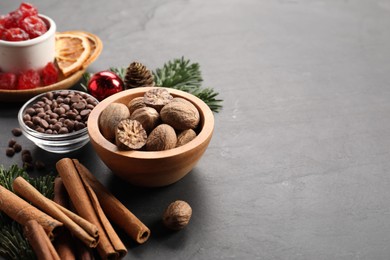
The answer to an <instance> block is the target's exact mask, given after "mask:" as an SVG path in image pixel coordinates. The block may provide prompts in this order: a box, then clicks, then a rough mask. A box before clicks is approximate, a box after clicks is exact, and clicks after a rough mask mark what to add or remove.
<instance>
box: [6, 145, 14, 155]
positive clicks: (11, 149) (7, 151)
mask: <svg viewBox="0 0 390 260" xmlns="http://www.w3.org/2000/svg"><path fill="white" fill-rule="evenodd" d="M5 154H6V155H7V156H8V157H12V156H14V154H15V150H14V148H12V147H7V149H5Z"/></svg>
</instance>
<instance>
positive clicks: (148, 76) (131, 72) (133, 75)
mask: <svg viewBox="0 0 390 260" xmlns="http://www.w3.org/2000/svg"><path fill="white" fill-rule="evenodd" d="M153 86H154V77H153V74H152V73H151V72H150V70H148V68H147V67H146V66H145V65H143V64H142V63H140V62H133V63H131V64H130V65H129V67H128V68H127V70H126V76H125V87H126V89H129V88H138V87H153Z"/></svg>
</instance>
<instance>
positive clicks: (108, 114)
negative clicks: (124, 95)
mask: <svg viewBox="0 0 390 260" xmlns="http://www.w3.org/2000/svg"><path fill="white" fill-rule="evenodd" d="M129 117H130V112H129V109H128V108H127V106H126V105H124V104H122V103H111V104H109V105H108V106H107V107H106V108H105V109H104V110H103V111H102V113H101V114H100V116H99V121H98V124H99V129H100V132H101V133H102V135H103V136H104V137H105V138H106V139H107V140H110V141H113V140H114V139H115V128H116V126H117V125H118V123H119V122H120V121H122V120H123V119H127V118H129Z"/></svg>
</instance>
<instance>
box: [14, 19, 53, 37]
mask: <svg viewBox="0 0 390 260" xmlns="http://www.w3.org/2000/svg"><path fill="white" fill-rule="evenodd" d="M19 27H20V28H21V29H22V30H24V31H25V32H27V33H28V35H29V37H30V39H34V38H35V37H38V36H40V35H42V34H44V33H45V32H47V26H46V24H45V22H44V21H43V20H42V19H41V18H39V17H38V16H28V17H26V18H24V19H23V20H21V21H20V23H19Z"/></svg>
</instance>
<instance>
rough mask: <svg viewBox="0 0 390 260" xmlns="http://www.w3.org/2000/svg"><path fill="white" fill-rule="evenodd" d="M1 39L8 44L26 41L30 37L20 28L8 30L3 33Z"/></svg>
mask: <svg viewBox="0 0 390 260" xmlns="http://www.w3.org/2000/svg"><path fill="white" fill-rule="evenodd" d="M2 39H3V40H6V41H10V42H18V41H25V40H28V39H30V37H29V36H28V34H27V33H26V32H25V31H24V30H22V29H20V28H10V29H6V30H5V31H4V32H3V35H2Z"/></svg>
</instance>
